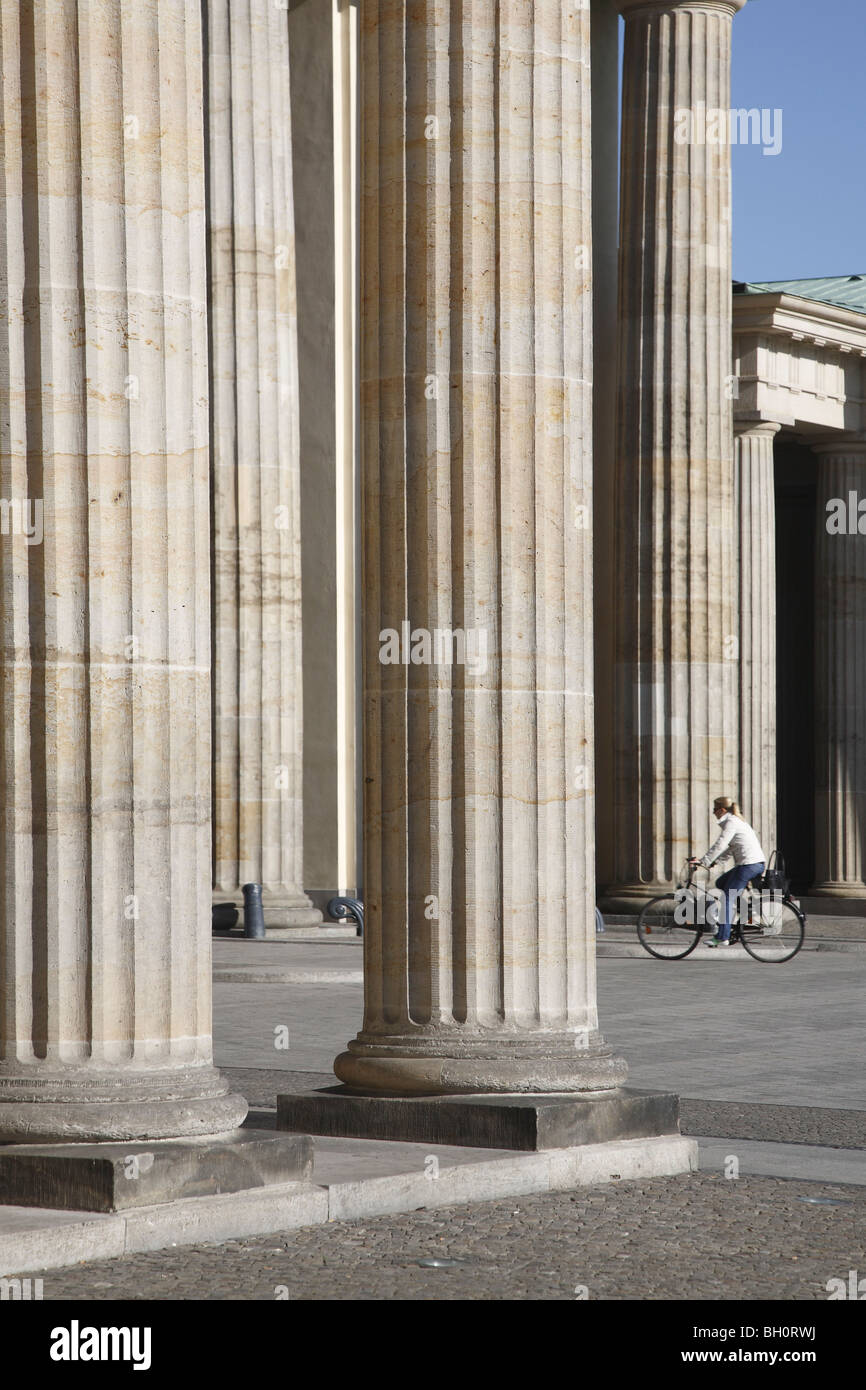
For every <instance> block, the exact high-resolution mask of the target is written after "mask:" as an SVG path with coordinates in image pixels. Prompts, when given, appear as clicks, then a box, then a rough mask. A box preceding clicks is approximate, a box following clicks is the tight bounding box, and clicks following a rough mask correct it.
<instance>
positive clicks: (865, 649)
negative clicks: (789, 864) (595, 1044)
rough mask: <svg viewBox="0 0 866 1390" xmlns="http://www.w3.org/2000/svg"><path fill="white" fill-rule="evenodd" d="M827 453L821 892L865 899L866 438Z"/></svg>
mask: <svg viewBox="0 0 866 1390" xmlns="http://www.w3.org/2000/svg"><path fill="white" fill-rule="evenodd" d="M815 453H816V454H817V455H818V489H817V527H818V544H817V548H816V574H815V579H816V595H815V596H816V606H815V607H816V615H815V724H816V748H815V878H816V883H815V887H814V888H813V890H812V891H813V892H814V893H816V894H819V895H823V896H827V897H835V898H866V506H864V508H863V514H861V513H860V511H859V504H860V502H861V500H862V501H864V502H866V440H862V439H855V440H849V441H845V440H839V441H835V440H834V441H828V442H827V443H823V444H820V445H818V446H817V447H816V448H815ZM861 526H862V531H861V529H860V528H861Z"/></svg>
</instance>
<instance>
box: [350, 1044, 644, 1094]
mask: <svg viewBox="0 0 866 1390" xmlns="http://www.w3.org/2000/svg"><path fill="white" fill-rule="evenodd" d="M443 1053H445V1054H446V1055H444V1056H443ZM334 1073H335V1075H336V1076H337V1078H338V1079H339V1080H340V1081H343V1082H345V1084H346V1086H347V1087H349V1088H350V1089H351V1090H352V1091H357V1092H360V1093H362V1094H371V1093H372V1094H374V1095H375V1094H379V1095H391V1096H412V1095H434V1096H435V1095H446V1096H453V1095H479V1094H485V1093H491V1094H495V1093H502V1094H506V1095H513V1094H520V1093H526V1094H529V1095H544V1094H546V1093H548V1092H550V1093H557V1094H558V1093H560V1092H564V1093H581V1092H586V1091H610V1090H615V1089H616V1088H617V1087H619V1086H621V1085H622V1084H623V1082H624V1081H625V1079H626V1076H627V1075H628V1064H627V1063H626V1061H625V1058H624V1057H616V1056H614V1054H613V1052H612V1051H611V1049H610V1048H609V1047H607V1046H606V1045H605V1043H604V1039H603V1038H602V1037H601V1035H600V1034H598V1033H596V1034H593V1035H588V1034H585V1033H584V1034H580V1033H578V1034H565V1035H563V1034H561V1033H555V1034H551V1035H549V1036H547V1037H545V1036H544V1035H543V1034H542V1035H537V1034H536V1035H530V1036H529V1037H527V1038H522V1039H515V1038H514V1037H513V1036H512V1037H508V1038H501V1037H497V1036H495V1035H494V1036H488V1037H484V1038H480V1039H477V1038H476V1039H470V1038H465V1039H459V1040H454V1041H452V1042H451V1043H450V1045H449V1043H448V1042H446V1041H445V1040H443V1039H437V1038H435V1037H428V1036H422V1037H420V1038H417V1037H416V1038H414V1039H413V1038H405V1039H402V1038H393V1037H390V1038H387V1039H385V1038H378V1037H376V1035H374V1034H361V1035H360V1037H359V1038H356V1039H355V1040H354V1041H353V1042H350V1043H349V1046H348V1050H347V1051H346V1052H341V1053H340V1055H339V1057H337V1059H336V1061H335V1062H334Z"/></svg>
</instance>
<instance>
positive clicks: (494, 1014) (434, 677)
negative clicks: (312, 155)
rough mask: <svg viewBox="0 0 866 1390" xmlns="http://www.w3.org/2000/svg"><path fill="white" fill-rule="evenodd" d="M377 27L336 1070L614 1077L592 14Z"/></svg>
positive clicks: (386, 5)
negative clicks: (359, 571) (345, 974)
mask: <svg viewBox="0 0 866 1390" xmlns="http://www.w3.org/2000/svg"><path fill="white" fill-rule="evenodd" d="M361 30H362V37H361V62H362V65H363V71H364V83H363V88H364V91H365V93H366V101H365V109H364V112H363V117H362V137H361V138H362V140H363V150H364V160H363V169H364V176H363V186H362V212H361V216H362V231H363V234H362V244H363V245H364V247H365V260H364V262H363V265H362V298H363V303H362V312H361V324H362V371H361V423H362V441H363V460H364V461H363V480H364V518H365V537H364V542H365V543H364V555H365V573H364V585H363V588H364V604H365V608H364V688H365V694H364V708H365V719H364V729H365V750H364V751H365V758H364V765H365V793H366V795H365V808H364V815H365V845H366V866H365V893H364V897H365V909H366V920H365V941H364V950H365V1016H364V1025H363V1028H362V1030H361V1032H360V1033H359V1035H358V1037H357V1038H356V1039H355V1040H354V1041H353V1042H352V1043H350V1044H349V1049H348V1051H347V1052H344V1053H342V1054H341V1055H340V1056H339V1057H338V1058H337V1060H336V1062H335V1067H334V1069H335V1072H336V1074H337V1076H338V1077H339V1078H340V1079H341V1080H342V1081H344V1082H345V1083H346V1084H347V1086H350V1087H351V1088H353V1089H354V1090H361V1091H368V1092H372V1093H377V1092H378V1093H388V1092H390V1093H392V1094H396V1095H401V1094H402V1095H412V1094H437V1093H448V1094H453V1093H467V1092H515V1091H521V1092H554V1091H566V1092H569V1091H570V1092H579V1091H592V1090H597V1089H600V1090H609V1089H610V1088H612V1087H615V1086H617V1085H618V1084H619V1083H620V1082H622V1081H623V1080H624V1078H625V1075H626V1065H625V1062H624V1061H623V1060H622V1059H621V1058H619V1057H616V1056H614V1054H613V1053H612V1051H611V1049H610V1048H608V1047H607V1046H606V1045H605V1043H604V1040H603V1038H602V1037H601V1035H600V1034H599V1031H598V1018H597V1010H596V990H595V894H594V881H593V880H594V874H593V861H594V825H593V823H594V796H593V789H592V762H593V697H592V614H591V608H592V547H591V534H592V532H591V520H592V492H591V443H590V441H591V420H592V396H591V381H590V377H591V321H592V304H591V250H590V248H591V231H590V208H591V171H590V159H589V139H588V135H589V129H590V93H589V81H588V63H589V40H590V35H589V11H588V9H587V10H581V9H579V8H578V7H563V6H562V5H560V4H559V3H558V0H536V3H535V4H534V5H533V6H532V7H527V6H526V5H525V4H523V3H522V0H503V2H502V3H498V4H497V3H494V0H484V3H482V4H480V5H479V4H476V3H473V4H471V5H470V4H468V3H465V4H463V3H461V4H456V5H452V6H451V7H450V11H449V9H448V7H445V8H444V9H443V8H442V7H437V6H427V7H423V6H422V7H420V9H419V12H418V15H417V17H416V19H415V21H414V22H413V24H412V25H410V26H409V28H408V29H407V28H406V27H405V24H404V15H403V12H402V8H401V7H400V6H397V5H394V4H393V3H392V0H378V2H377V0H373V3H370V4H368V5H365V6H364V7H363V10H362V13H361ZM581 248H583V254H582V253H581ZM404 625H405V626H404ZM413 633H414V634H416V636H415V637H414V638H413V636H412V634H413ZM404 634H405V638H404ZM418 634H420V635H418ZM425 634H426V636H425ZM455 634H457V635H456V636H455ZM404 640H405V642H407V643H408V644H409V646H408V647H406V646H401V643H403V642H404ZM395 642H396V646H395ZM413 653H414V655H413Z"/></svg>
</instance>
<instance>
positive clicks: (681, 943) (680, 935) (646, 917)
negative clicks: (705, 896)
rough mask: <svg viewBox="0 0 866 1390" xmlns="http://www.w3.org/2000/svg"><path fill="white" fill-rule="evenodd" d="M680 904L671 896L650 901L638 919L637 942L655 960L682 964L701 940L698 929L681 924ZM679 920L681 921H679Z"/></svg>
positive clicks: (681, 904)
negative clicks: (679, 961)
mask: <svg viewBox="0 0 866 1390" xmlns="http://www.w3.org/2000/svg"><path fill="white" fill-rule="evenodd" d="M684 915H688V914H687V913H684V910H683V903H682V902H681V901H678V899H677V898H676V897H675V896H674V894H673V893H666V894H665V895H664V897H661V898H653V900H652V902H648V903H647V905H646V907H644V908H642V909H641V914H640V916H639V917H638V919H637V939H638V941H639V942H640V944H641V946H643V948H644V950H645V951H649V953H650V955H651V956H655V958H656V960H683V959H684V957H685V956H687V955H688V954H689V952H690V951H693V950H694V949H695V947H696V946H697V944H698V942H699V941H700V939H701V928H700V926H697V925H695V923H694V922H683V921H682V920H681V919H682V918H683V916H684ZM678 919H680V920H678Z"/></svg>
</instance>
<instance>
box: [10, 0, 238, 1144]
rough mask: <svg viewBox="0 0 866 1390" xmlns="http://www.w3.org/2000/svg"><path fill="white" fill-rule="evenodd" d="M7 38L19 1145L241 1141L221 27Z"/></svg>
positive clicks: (29, 32)
mask: <svg viewBox="0 0 866 1390" xmlns="http://www.w3.org/2000/svg"><path fill="white" fill-rule="evenodd" d="M0 24H2V45H3V54H4V64H3V73H2V78H0V106H2V125H3V129H4V178H5V196H6V207H7V214H8V220H7V224H6V234H5V239H4V241H3V251H2V255H3V265H2V268H0V281H2V284H3V295H4V299H5V303H4V305H3V310H4V312H3V316H2V317H3V320H4V324H5V327H4V331H3V334H2V336H0V380H2V381H4V382H5V383H8V394H7V396H6V402H5V405H4V413H3V419H2V425H0V429H2V441H0V442H2V448H0V473H2V476H0V495H2V497H3V498H4V499H8V500H9V502H10V504H11V507H12V514H13V518H14V516H15V514H16V513H15V507H16V505H17V506H18V508H19V514H23V515H24V516H25V517H27V518H28V519H29V522H32V523H33V525H32V526H29V524H25V525H24V526H23V527H18V526H16V525H14V524H13V526H12V529H11V533H10V534H4V535H3V537H2V543H0V587H2V602H0V623H2V627H0V678H2V681H0V689H2V700H3V709H2V740H0V805H2V808H3V820H2V834H0V885H2V890H0V1142H6V1143H8V1142H9V1141H17V1142H18V1143H27V1144H34V1143H38V1142H44V1141H58V1140H63V1141H68V1140H79V1141H85V1140H96V1141H103V1140H112V1139H118V1140H123V1139H144V1138H154V1139H159V1138H174V1137H180V1136H187V1135H201V1134H213V1133H220V1132H224V1131H227V1130H231V1129H233V1128H234V1127H235V1126H236V1125H238V1124H240V1122H241V1121H242V1119H243V1118H244V1115H245V1114H246V1109H247V1107H246V1102H245V1101H244V1100H243V1099H242V1097H240V1096H236V1095H232V1094H230V1093H229V1088H228V1086H227V1084H226V1083H225V1081H223V1080H222V1078H221V1077H220V1076H219V1073H218V1072H217V1071H216V1070H215V1069H214V1067H213V1062H212V1050H211V1012H210V1006H211V993H210V966H211V960H210V892H209V881H210V718H211V708H210V678H209V660H210V658H209V583H208V567H209V554H208V422H207V367H206V363H207V332H206V280H205V231H204V161H203V148H202V139H201V101H202V91H201V32H200V19H199V13H198V8H197V7H196V6H190V5H188V4H186V3H185V2H184V0H141V3H139V4H136V5H132V6H130V5H127V4H125V3H122V0H103V3H101V4H100V5H98V6H68V5H58V4H54V3H45V0H34V3H32V4H28V5H21V6H19V5H17V4H12V3H8V0H3V3H2V5H0ZM167 132H169V133H170V134H167ZM34 507H38V517H37V514H36V513H35V512H34V511H33V508H34ZM22 509H23V510H22Z"/></svg>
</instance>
